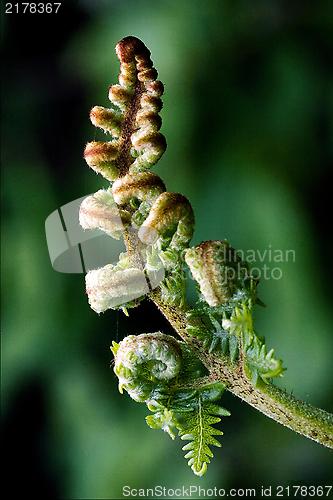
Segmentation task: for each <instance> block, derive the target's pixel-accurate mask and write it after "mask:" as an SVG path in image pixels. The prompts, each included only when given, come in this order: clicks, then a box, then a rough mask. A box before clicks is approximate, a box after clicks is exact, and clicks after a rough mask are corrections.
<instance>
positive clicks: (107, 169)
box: [84, 141, 118, 181]
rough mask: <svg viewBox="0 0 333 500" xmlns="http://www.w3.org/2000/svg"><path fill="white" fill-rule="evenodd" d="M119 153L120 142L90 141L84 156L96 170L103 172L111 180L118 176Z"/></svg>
mask: <svg viewBox="0 0 333 500" xmlns="http://www.w3.org/2000/svg"><path fill="white" fill-rule="evenodd" d="M117 155H118V144H117V143H116V142H115V141H112V142H96V141H94V142H88V144H87V145H86V148H85V150H84V158H85V160H86V162H87V163H88V165H89V167H91V168H92V169H93V170H95V172H97V173H99V174H102V175H103V177H105V178H106V179H108V180H109V181H113V180H115V179H116V178H117V177H118V168H117V164H116V162H115V160H116V158H117Z"/></svg>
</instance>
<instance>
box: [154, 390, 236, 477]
mask: <svg viewBox="0 0 333 500" xmlns="http://www.w3.org/2000/svg"><path fill="white" fill-rule="evenodd" d="M224 389H225V386H224V385H223V384H222V383H219V382H217V383H213V384H207V385H205V386H203V387H202V388H200V389H196V390H193V389H187V390H186V389H185V390H182V389H180V390H178V391H176V392H175V393H174V394H173V395H172V396H171V397H170V398H169V400H168V403H167V406H163V405H161V404H159V403H156V402H149V403H148V404H147V406H148V408H149V409H150V410H151V411H152V412H153V414H152V415H148V416H147V417H146V422H147V424H148V425H149V427H151V428H152V429H162V430H163V431H165V432H167V433H168V434H169V435H170V437H171V438H172V439H174V438H175V436H176V431H178V434H179V436H180V438H181V439H182V440H183V441H189V443H187V444H186V445H185V446H183V448H182V449H183V450H184V451H186V452H187V453H186V454H185V458H186V459H189V460H188V465H189V466H190V467H191V469H192V471H193V472H194V474H196V475H197V476H202V475H204V474H205V472H206V471H207V466H208V464H209V463H210V460H211V458H212V457H213V453H212V451H211V449H210V447H211V446H217V447H220V446H221V444H220V442H219V441H218V440H217V439H216V438H215V437H214V436H221V435H223V432H222V431H221V430H219V429H216V428H215V427H213V425H214V424H217V423H219V422H220V421H221V418H220V417H221V416H229V415H230V413H229V412H228V411H227V410H226V409H224V408H222V407H221V406H219V405H218V404H216V401H217V400H218V399H220V397H221V395H222V393H223V391H224Z"/></svg>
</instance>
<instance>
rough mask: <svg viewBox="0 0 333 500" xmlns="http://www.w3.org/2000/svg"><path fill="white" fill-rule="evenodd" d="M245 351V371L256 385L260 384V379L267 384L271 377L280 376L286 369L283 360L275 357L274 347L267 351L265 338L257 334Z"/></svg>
mask: <svg viewBox="0 0 333 500" xmlns="http://www.w3.org/2000/svg"><path fill="white" fill-rule="evenodd" d="M245 352H246V363H245V372H246V375H247V376H248V377H249V378H250V379H251V380H252V383H253V384H254V385H258V382H259V381H260V380H262V381H263V382H265V383H266V384H267V383H268V382H269V379H271V378H273V377H280V376H282V374H283V372H284V371H285V368H283V366H282V360H281V359H276V358H275V357H274V349H271V350H270V351H268V352H267V347H266V345H265V343H264V339H260V338H259V337H257V335H254V336H253V339H252V342H251V344H250V345H249V346H248V347H247V348H246V351H245Z"/></svg>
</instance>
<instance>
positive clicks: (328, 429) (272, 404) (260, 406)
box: [150, 290, 333, 448]
mask: <svg viewBox="0 0 333 500" xmlns="http://www.w3.org/2000/svg"><path fill="white" fill-rule="evenodd" d="M150 298H151V300H152V301H153V302H154V303H155V305H156V306H157V307H158V309H159V310H160V311H161V312H162V313H163V315H164V316H165V317H166V319H167V320H168V321H169V322H170V324H171V325H172V326H173V328H174V329H175V330H176V332H177V333H178V335H179V336H180V337H181V338H182V340H184V342H186V343H187V344H188V345H189V346H190V347H191V348H192V349H193V350H194V351H195V353H196V355H197V356H198V357H199V359H200V360H201V361H202V362H203V364H204V365H205V366H206V368H207V369H208V370H209V372H210V378H211V379H212V380H214V381H220V382H223V383H224V384H225V385H226V388H227V390H229V391H230V392H231V393H232V394H234V395H235V396H237V397H239V398H240V399H242V400H243V401H245V402H246V403H248V404H249V405H251V406H253V407H254V408H255V409H256V410H258V411H260V412H262V413H264V414H265V415H266V416H268V417H270V418H272V419H273V420H275V421H276V422H278V423H279V424H282V425H284V426H286V427H288V428H289V429H291V430H293V431H295V432H297V433H299V434H302V435H303V436H305V437H307V438H309V439H312V440H314V441H317V442H318V443H320V444H322V445H323V446H326V447H328V448H333V415H332V414H331V413H328V412H326V411H324V410H321V409H319V408H316V407H314V406H312V405H310V404H308V403H305V402H304V401H301V400H298V399H296V398H295V397H294V396H292V395H291V394H289V393H287V392H286V391H284V390H283V389H279V388H278V387H276V386H274V385H272V384H264V383H262V384H261V385H260V386H259V387H254V386H253V385H252V383H251V382H250V381H249V380H248V379H247V378H246V376H245V374H244V372H243V369H242V366H240V365H239V364H231V363H230V361H229V360H228V359H227V358H226V357H224V356H217V355H216V353H214V354H209V353H207V350H206V349H205V348H204V347H203V345H202V343H201V342H200V340H199V339H197V338H194V337H193V336H191V335H189V334H188V333H187V331H186V326H187V322H186V316H185V312H186V309H185V308H184V309H180V308H178V307H176V306H170V305H168V304H165V303H164V302H163V301H162V299H161V294H160V292H159V291H158V290H154V291H153V292H152V293H151V294H150Z"/></svg>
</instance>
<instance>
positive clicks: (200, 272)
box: [185, 241, 247, 307]
mask: <svg viewBox="0 0 333 500" xmlns="http://www.w3.org/2000/svg"><path fill="white" fill-rule="evenodd" d="M185 261H186V263H187V265H188V266H189V268H190V270H191V273H192V275H193V278H194V279H195V280H196V281H197V282H198V284H199V286H200V291H201V293H202V295H203V297H204V299H205V300H206V302H207V303H208V304H209V305H210V306H212V307H214V306H218V305H221V304H224V303H225V302H227V301H228V300H229V299H230V297H232V295H233V294H234V293H235V292H236V291H237V289H238V288H239V287H240V286H241V284H242V280H243V279H244V277H245V276H246V275H247V265H246V263H244V262H242V260H241V259H240V257H239V256H238V255H237V253H236V251H235V250H234V249H233V248H232V247H230V246H229V243H228V242H227V241H205V242H203V243H201V244H200V245H197V246H196V247H193V248H188V249H187V250H186V252H185Z"/></svg>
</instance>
